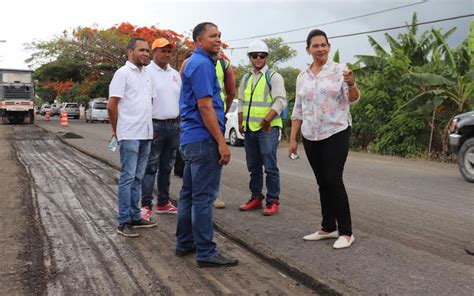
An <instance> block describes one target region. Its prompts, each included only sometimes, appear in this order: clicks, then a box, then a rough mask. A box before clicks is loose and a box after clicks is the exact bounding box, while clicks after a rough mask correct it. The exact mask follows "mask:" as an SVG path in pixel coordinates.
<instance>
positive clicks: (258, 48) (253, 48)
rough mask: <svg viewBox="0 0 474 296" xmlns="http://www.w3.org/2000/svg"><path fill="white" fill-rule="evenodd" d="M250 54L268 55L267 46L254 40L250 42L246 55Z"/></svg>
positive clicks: (258, 40) (260, 41)
mask: <svg viewBox="0 0 474 296" xmlns="http://www.w3.org/2000/svg"><path fill="white" fill-rule="evenodd" d="M251 52H266V53H268V46H267V44H265V42H263V41H262V40H260V39H256V40H254V41H252V43H250V45H249V50H248V51H247V53H251Z"/></svg>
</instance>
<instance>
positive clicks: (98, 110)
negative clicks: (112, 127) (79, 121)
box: [86, 98, 109, 123]
mask: <svg viewBox="0 0 474 296" xmlns="http://www.w3.org/2000/svg"><path fill="white" fill-rule="evenodd" d="M94 121H100V122H106V123H108V122H109V114H108V112H107V99H105V98H97V99H93V100H91V101H89V104H87V107H86V122H91V123H92V122H94Z"/></svg>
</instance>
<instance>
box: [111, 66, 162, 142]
mask: <svg viewBox="0 0 474 296" xmlns="http://www.w3.org/2000/svg"><path fill="white" fill-rule="evenodd" d="M152 94H153V83H152V81H151V78H150V76H149V74H148V71H147V69H146V67H142V68H141V70H140V69H139V68H138V67H137V66H135V65H134V64H132V63H130V62H128V61H127V62H126V63H125V65H124V66H122V67H121V68H120V69H118V70H117V71H116V72H115V74H114V78H112V81H111V82H110V86H109V97H118V98H120V100H119V103H118V120H117V130H116V137H117V140H119V141H120V140H149V139H153V123H152V120H151V112H152V96H153V95H152Z"/></svg>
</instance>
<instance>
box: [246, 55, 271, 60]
mask: <svg viewBox="0 0 474 296" xmlns="http://www.w3.org/2000/svg"><path fill="white" fill-rule="evenodd" d="M249 56H250V57H251V58H252V59H254V60H256V59H257V58H261V59H265V58H266V57H267V56H268V54H267V53H249Z"/></svg>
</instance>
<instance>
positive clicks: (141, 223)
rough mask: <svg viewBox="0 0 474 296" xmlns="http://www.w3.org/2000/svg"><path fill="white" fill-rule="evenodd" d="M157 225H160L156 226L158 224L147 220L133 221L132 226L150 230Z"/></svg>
mask: <svg viewBox="0 0 474 296" xmlns="http://www.w3.org/2000/svg"><path fill="white" fill-rule="evenodd" d="M156 225H158V224H156V222H152V221H147V220H145V219H140V220H136V221H132V226H133V227H134V228H150V227H155V226H156Z"/></svg>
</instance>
